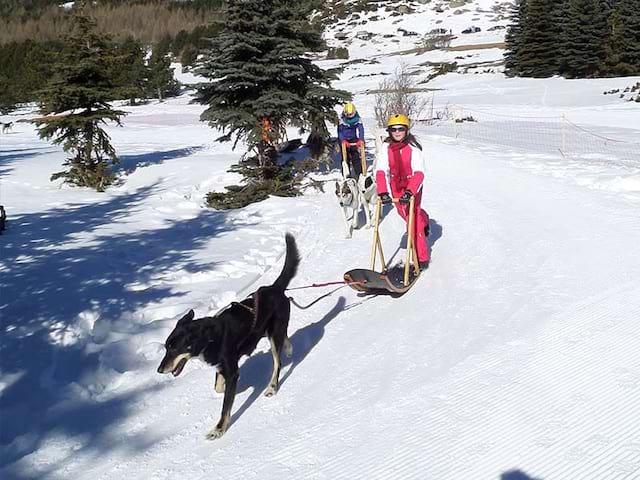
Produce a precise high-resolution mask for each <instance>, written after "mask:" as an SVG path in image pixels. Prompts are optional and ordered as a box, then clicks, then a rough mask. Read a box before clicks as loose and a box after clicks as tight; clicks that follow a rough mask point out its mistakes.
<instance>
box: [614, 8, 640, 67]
mask: <svg viewBox="0 0 640 480" xmlns="http://www.w3.org/2000/svg"><path fill="white" fill-rule="evenodd" d="M616 8H617V9H618V11H619V15H620V19H621V20H622V25H621V26H622V32H621V34H620V37H621V46H620V63H621V64H622V65H624V67H625V70H626V71H625V72H624V73H623V74H624V75H640V2H639V1H638V0H619V2H618V3H617V5H616Z"/></svg>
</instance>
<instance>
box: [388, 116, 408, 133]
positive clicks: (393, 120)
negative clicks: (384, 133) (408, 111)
mask: <svg viewBox="0 0 640 480" xmlns="http://www.w3.org/2000/svg"><path fill="white" fill-rule="evenodd" d="M392 125H403V126H405V127H407V129H408V128H409V127H410V126H411V122H410V121H409V117H407V116H406V115H403V114H402V113H396V114H395V115H391V116H390V117H389V120H388V121H387V128H389V127H391V126H392Z"/></svg>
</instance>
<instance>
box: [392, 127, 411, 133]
mask: <svg viewBox="0 0 640 480" xmlns="http://www.w3.org/2000/svg"><path fill="white" fill-rule="evenodd" d="M389 131H390V132H406V131H407V128H406V127H389Z"/></svg>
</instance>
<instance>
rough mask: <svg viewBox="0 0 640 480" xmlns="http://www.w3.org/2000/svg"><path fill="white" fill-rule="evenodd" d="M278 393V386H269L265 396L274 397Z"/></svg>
mask: <svg viewBox="0 0 640 480" xmlns="http://www.w3.org/2000/svg"><path fill="white" fill-rule="evenodd" d="M277 392H278V386H277V385H269V387H267V389H266V390H265V392H264V396H265V397H273V396H274V395H275V394H276V393H277Z"/></svg>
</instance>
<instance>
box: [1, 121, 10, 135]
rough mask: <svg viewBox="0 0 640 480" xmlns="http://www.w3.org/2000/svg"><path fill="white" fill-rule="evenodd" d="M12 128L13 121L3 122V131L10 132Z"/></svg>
mask: <svg viewBox="0 0 640 480" xmlns="http://www.w3.org/2000/svg"><path fill="white" fill-rule="evenodd" d="M0 123H2V122H0ZM12 128H13V122H9V123H2V133H9V132H10V131H11V129H12Z"/></svg>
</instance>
